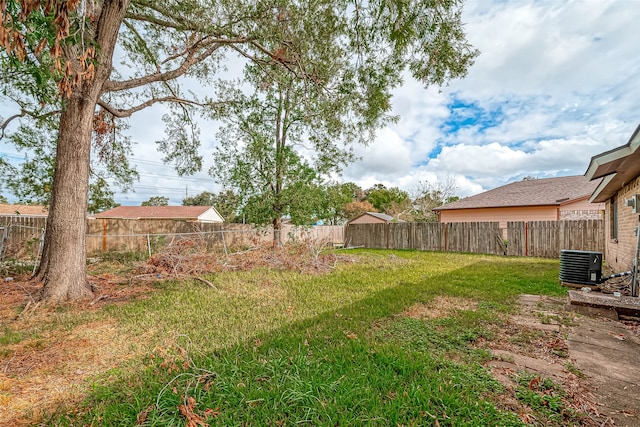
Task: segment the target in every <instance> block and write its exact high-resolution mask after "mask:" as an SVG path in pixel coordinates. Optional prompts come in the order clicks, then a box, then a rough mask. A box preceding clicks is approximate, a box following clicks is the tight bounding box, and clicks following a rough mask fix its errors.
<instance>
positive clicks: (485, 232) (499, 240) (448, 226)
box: [345, 219, 604, 258]
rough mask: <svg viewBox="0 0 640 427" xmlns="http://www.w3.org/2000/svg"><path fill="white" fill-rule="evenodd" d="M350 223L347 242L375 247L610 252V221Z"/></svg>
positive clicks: (538, 253)
mask: <svg viewBox="0 0 640 427" xmlns="http://www.w3.org/2000/svg"><path fill="white" fill-rule="evenodd" d="M506 235H507V240H506V241H505V240H503V236H504V234H503V230H502V229H501V228H500V225H499V223H497V222H456V223H390V224H349V225H348V226H347V229H346V232H345V244H346V245H347V246H350V247H365V248H372V249H417V250H427V251H446V252H471V253H483V254H495V255H513V256H535V257H545V258H559V257H560V250H562V249H571V250H588V251H598V252H603V251H604V221H602V220H591V219H590V220H568V221H529V222H509V223H507V234H506Z"/></svg>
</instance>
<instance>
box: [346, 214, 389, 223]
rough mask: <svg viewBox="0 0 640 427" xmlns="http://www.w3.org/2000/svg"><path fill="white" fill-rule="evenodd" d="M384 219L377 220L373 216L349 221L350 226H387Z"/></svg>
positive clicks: (364, 216) (363, 216)
mask: <svg viewBox="0 0 640 427" xmlns="http://www.w3.org/2000/svg"><path fill="white" fill-rule="evenodd" d="M386 223H387V221H385V220H384V219H380V218H376V217H375V216H371V215H362V216H360V217H358V218H356V219H353V220H351V221H349V224H386Z"/></svg>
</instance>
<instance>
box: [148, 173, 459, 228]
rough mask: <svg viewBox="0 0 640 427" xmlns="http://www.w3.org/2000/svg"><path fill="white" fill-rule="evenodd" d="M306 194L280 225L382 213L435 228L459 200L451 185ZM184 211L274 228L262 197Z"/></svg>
mask: <svg viewBox="0 0 640 427" xmlns="http://www.w3.org/2000/svg"><path fill="white" fill-rule="evenodd" d="M304 187H305V193H304V195H302V194H301V197H300V198H299V199H298V200H297V201H296V203H295V204H291V205H286V204H285V205H284V206H283V207H282V209H281V210H280V211H279V212H277V214H279V215H281V217H280V219H281V220H282V219H285V218H286V219H288V220H289V221H290V222H291V223H293V224H295V225H312V224H325V225H340V224H344V223H346V222H347V221H349V220H351V219H353V218H356V217H357V216H359V215H362V214H363V213H365V212H381V213H385V214H387V215H390V216H393V217H394V218H396V219H399V220H403V221H409V222H435V221H437V220H438V217H437V214H436V213H435V211H434V210H433V209H435V208H436V207H438V206H442V205H443V204H445V203H450V202H453V201H455V200H458V197H457V196H455V195H454V193H455V191H456V187H455V185H454V183H453V181H452V180H447V181H446V182H445V183H435V184H434V183H430V182H427V181H424V182H421V183H419V184H418V185H417V186H416V187H415V188H414V189H413V190H412V192H411V193H412V194H410V193H409V192H407V191H404V190H401V189H399V188H398V187H386V186H385V185H383V184H376V185H374V186H373V187H371V188H367V189H362V188H361V187H360V186H358V185H357V184H355V183H353V182H347V183H332V184H327V185H305V186H304ZM168 204H169V198H167V197H164V196H153V197H150V198H149V199H148V200H146V201H144V202H142V206H166V205H168ZM182 205H183V206H214V207H215V208H216V210H217V211H218V212H219V213H220V214H221V215H222V216H223V217H224V219H225V221H226V222H237V223H242V222H245V223H252V224H257V225H266V224H272V223H273V215H274V212H273V211H270V210H269V203H268V201H267V202H265V201H264V200H260V199H259V198H257V197H250V198H248V199H244V200H243V198H242V197H241V195H240V194H238V192H235V191H233V190H230V189H227V190H224V191H220V192H218V193H212V192H208V191H203V192H202V193H200V194H198V195H195V196H192V197H186V198H184V199H182Z"/></svg>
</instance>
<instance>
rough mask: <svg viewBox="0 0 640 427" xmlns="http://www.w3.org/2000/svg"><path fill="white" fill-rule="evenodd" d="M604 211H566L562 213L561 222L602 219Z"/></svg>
mask: <svg viewBox="0 0 640 427" xmlns="http://www.w3.org/2000/svg"><path fill="white" fill-rule="evenodd" d="M603 215H604V211H601V210H599V209H584V210H575V209H574V210H566V211H563V210H561V211H560V219H561V220H570V221H574V220H578V219H602V218H603Z"/></svg>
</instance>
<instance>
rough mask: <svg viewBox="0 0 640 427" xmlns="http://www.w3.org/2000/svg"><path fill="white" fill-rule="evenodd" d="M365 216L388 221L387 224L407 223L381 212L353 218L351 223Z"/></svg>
mask: <svg viewBox="0 0 640 427" xmlns="http://www.w3.org/2000/svg"><path fill="white" fill-rule="evenodd" d="M365 215H371V216H373V217H376V218H378V219H381V220H383V221H387V222H405V221H403V220H401V219H397V218H394V217H392V216H391V215H387V214H384V213H380V212H365V213H363V214H360V215H358V216H357V217H355V218H353V219H352V220H351V221H353V220H355V219H357V218H360V217H363V216H365ZM351 221H349V222H351Z"/></svg>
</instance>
